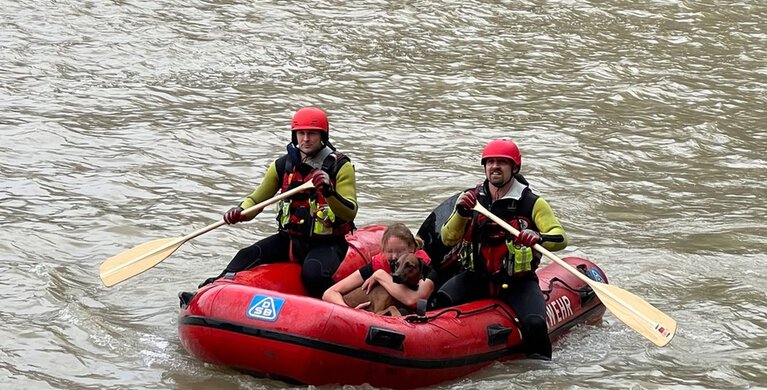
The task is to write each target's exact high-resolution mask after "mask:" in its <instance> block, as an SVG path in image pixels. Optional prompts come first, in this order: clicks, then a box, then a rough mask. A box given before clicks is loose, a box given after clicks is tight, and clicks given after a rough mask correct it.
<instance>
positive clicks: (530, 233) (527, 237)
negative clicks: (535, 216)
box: [514, 229, 541, 248]
mask: <svg viewBox="0 0 767 390" xmlns="http://www.w3.org/2000/svg"><path fill="white" fill-rule="evenodd" d="M514 243H515V244H517V245H523V246H526V247H528V248H532V247H533V245H535V244H540V243H541V235H540V234H538V232H536V231H535V230H531V229H525V230H523V231H521V232H519V235H518V236H517V238H516V239H514Z"/></svg>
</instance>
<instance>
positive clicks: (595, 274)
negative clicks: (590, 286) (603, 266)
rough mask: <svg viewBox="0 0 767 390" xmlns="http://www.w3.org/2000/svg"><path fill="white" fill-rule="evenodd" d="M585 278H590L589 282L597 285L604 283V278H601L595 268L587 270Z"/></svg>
mask: <svg viewBox="0 0 767 390" xmlns="http://www.w3.org/2000/svg"><path fill="white" fill-rule="evenodd" d="M586 276H588V277H589V278H591V280H596V281H597V282H599V283H604V282H605V278H603V277H602V274H601V273H599V271H597V269H596V268H589V269H588V270H587V271H586Z"/></svg>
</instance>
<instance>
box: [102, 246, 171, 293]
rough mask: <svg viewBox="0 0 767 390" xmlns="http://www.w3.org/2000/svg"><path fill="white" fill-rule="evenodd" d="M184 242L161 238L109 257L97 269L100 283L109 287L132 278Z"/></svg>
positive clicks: (168, 254)
mask: <svg viewBox="0 0 767 390" xmlns="http://www.w3.org/2000/svg"><path fill="white" fill-rule="evenodd" d="M184 242H185V241H184V240H183V239H180V238H161V239H159V240H154V241H149V242H147V243H144V244H141V245H139V246H137V247H134V248H132V249H129V250H127V251H125V252H123V253H120V254H119V255H116V256H113V257H110V258H108V259H106V260H105V261H104V262H103V263H102V264H101V266H100V267H99V277H100V278H101V282H102V283H104V285H105V286H107V287H111V286H114V285H115V284H117V283H120V282H122V281H124V280H126V279H129V278H132V277H134V276H136V275H138V274H140V273H142V272H144V271H146V270H148V269H150V268H152V267H154V266H155V265H157V264H159V263H160V262H161V261H163V260H165V258H167V257H168V256H170V255H172V254H173V252H175V251H176V249H178V248H179V247H180V246H181V244H183V243H184Z"/></svg>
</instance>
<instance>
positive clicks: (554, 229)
mask: <svg viewBox="0 0 767 390" xmlns="http://www.w3.org/2000/svg"><path fill="white" fill-rule="evenodd" d="M533 222H534V223H535V226H537V227H538V230H539V231H540V233H541V238H542V239H543V242H542V243H541V245H543V247H544V248H546V249H548V250H550V251H558V250H562V249H565V247H567V233H566V232H565V229H564V228H563V227H562V225H561V224H560V223H559V220H558V219H557V217H556V216H554V211H552V210H551V206H549V203H548V202H546V201H545V200H544V199H543V198H538V200H537V201H535V205H534V206H533Z"/></svg>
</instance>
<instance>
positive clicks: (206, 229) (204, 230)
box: [102, 181, 314, 277]
mask: <svg viewBox="0 0 767 390" xmlns="http://www.w3.org/2000/svg"><path fill="white" fill-rule="evenodd" d="M310 188H314V184H313V183H312V182H311V181H308V182H306V183H304V184H302V185H300V186H298V187H296V188H293V189H291V190H288V191H285V192H283V193H280V194H279V195H277V196H274V197H272V198H269V199H267V200H265V201H263V202H261V203H259V204H256V205H254V206H251V207H248V208H247V209H245V210H243V211H242V214H245V215H250V214H253V213H255V212H256V211H260V210H262V209H264V208H265V207H267V206H269V205H271V204H273V203H276V202H278V201H280V200H282V199H285V198H288V197H290V196H292V195H294V194H296V193H298V192H301V191H305V190H308V189H310ZM223 225H226V222H224V221H223V220H220V221H218V222H216V223H212V224H210V225H208V226H206V227H204V228H201V229H198V230H195V231H193V232H192V233H189V234H187V235H186V236H183V237H180V238H178V239H177V240H173V241H170V242H168V243H167V244H164V245H162V246H160V247H157V248H155V249H153V250H151V251H148V252H146V253H144V254H142V255H141V256H137V257H135V258H133V259H132V260H130V261H127V262H125V263H123V264H120V265H118V266H116V267H114V268H112V269H110V270H109V271H106V272H103V273H102V277H107V276H111V275H113V274H115V273H117V272H120V271H121V270H122V269H124V268H126V267H130V266H131V265H133V264H135V263H137V262H139V261H141V260H143V259H146V258H147V257H150V256H153V255H156V254H158V253H162V252H163V251H166V250H168V249H170V248H173V247H179V246H181V245H183V244H184V243H186V242H187V241H189V240H191V239H193V238H195V237H197V236H200V235H203V234H205V233H207V232H209V231H211V230H213V229H216V228H219V227H221V226H223ZM171 253H172V252H171ZM168 256H170V254H168Z"/></svg>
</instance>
